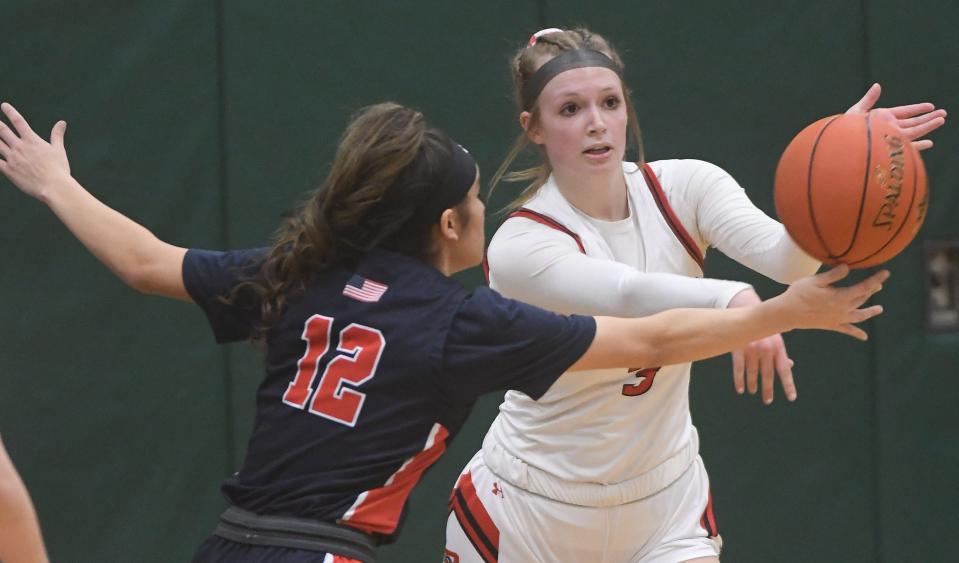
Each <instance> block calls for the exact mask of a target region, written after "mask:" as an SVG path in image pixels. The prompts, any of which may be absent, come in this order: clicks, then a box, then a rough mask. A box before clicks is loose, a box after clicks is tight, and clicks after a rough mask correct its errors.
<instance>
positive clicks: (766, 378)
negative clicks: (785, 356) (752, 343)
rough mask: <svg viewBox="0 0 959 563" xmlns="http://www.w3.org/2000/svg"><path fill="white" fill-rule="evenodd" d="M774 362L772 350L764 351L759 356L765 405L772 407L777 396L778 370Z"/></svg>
mask: <svg viewBox="0 0 959 563" xmlns="http://www.w3.org/2000/svg"><path fill="white" fill-rule="evenodd" d="M775 367H776V366H775V364H774V362H773V353H772V350H770V349H768V348H767V349H763V350H762V353H761V354H760V356H759V369H760V371H761V372H762V377H763V403H765V404H767V405H770V404H772V402H773V398H774V396H775V390H776V387H775V383H776V369H775Z"/></svg>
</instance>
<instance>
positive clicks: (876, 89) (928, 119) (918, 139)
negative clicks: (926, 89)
mask: <svg viewBox="0 0 959 563" xmlns="http://www.w3.org/2000/svg"><path fill="white" fill-rule="evenodd" d="M881 93H882V88H881V87H880V86H879V84H873V85H872V86H870V87H869V89H868V90H866V93H865V94H864V95H863V97H862V98H861V99H860V100H859V101H858V102H856V103H855V104H853V105H852V107H850V108H849V109H848V110H846V113H847V114H866V113H869V112H870V111H871V112H872V113H873V116H874V118H875V119H880V120H882V121H886V122H888V123H891V124H892V125H894V126H896V127H897V128H898V129H899V130H900V131H902V134H903V135H904V136H905V137H906V138H907V139H909V140H910V141H912V146H914V147H915V148H916V150H920V151H921V150H926V149H928V148H932V141H931V140H930V139H923V137H925V136H926V135H928V134H929V133H932V132H933V131H935V130H936V129H938V128H940V127H942V126H943V125H945V124H946V110H944V109H936V106H935V105H933V104H931V103H929V102H923V103H919V104H908V105H904V106H895V107H891V108H875V109H873V106H875V105H876V102H878V101H879V94H881Z"/></svg>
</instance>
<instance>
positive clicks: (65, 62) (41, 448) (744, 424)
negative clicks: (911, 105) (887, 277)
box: [0, 0, 959, 563]
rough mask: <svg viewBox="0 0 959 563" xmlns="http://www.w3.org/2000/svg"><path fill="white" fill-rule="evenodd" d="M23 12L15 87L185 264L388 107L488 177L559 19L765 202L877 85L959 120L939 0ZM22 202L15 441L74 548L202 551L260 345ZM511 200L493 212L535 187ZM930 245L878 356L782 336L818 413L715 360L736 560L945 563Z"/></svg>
mask: <svg viewBox="0 0 959 563" xmlns="http://www.w3.org/2000/svg"><path fill="white" fill-rule="evenodd" d="M8 4H10V6H9V7H7V9H6V10H4V13H3V17H2V18H0V48H2V52H3V53H4V56H3V57H0V73H2V74H0V76H2V77H3V78H2V81H0V84H2V88H0V97H2V98H3V99H5V100H9V101H12V102H14V103H15V104H18V105H19V107H20V108H21V109H22V110H23V111H24V113H26V114H27V116H28V117H30V118H31V119H32V120H33V121H34V122H35V123H36V124H37V125H38V129H43V130H44V131H48V130H49V126H50V125H52V123H53V121H54V120H55V119H57V118H61V117H62V118H66V119H67V120H68V121H69V122H70V128H69V130H68V133H67V143H68V148H69V150H70V154H71V162H72V165H73V169H74V171H75V173H76V175H77V176H78V178H79V179H80V180H81V181H82V182H83V183H84V184H85V185H87V186H88V187H89V188H90V189H91V190H92V191H93V192H94V193H95V194H96V195H98V196H99V197H101V198H102V199H103V200H104V201H106V202H107V203H108V204H110V205H112V206H114V207H116V208H118V209H119V210H121V211H123V212H125V213H127V214H129V215H131V216H132V217H134V218H136V219H137V220H139V221H141V222H143V223H144V224H145V225H147V226H148V227H149V228H151V229H152V230H154V232H156V233H157V234H158V235H160V236H161V237H162V238H165V239H167V240H169V241H170V242H172V243H174V244H181V245H189V246H201V247H212V248H221V247H224V246H228V247H240V246H248V245H255V244H262V243H264V242H265V241H266V240H267V238H268V236H269V234H270V232H271V231H272V229H273V228H274V227H275V226H276V224H277V222H278V220H279V217H280V215H281V214H282V213H283V212H285V211H286V210H288V209H290V207H291V206H292V202H293V200H294V199H295V198H297V197H298V196H299V195H300V194H302V193H303V192H304V191H305V190H307V189H309V188H310V187H312V186H314V185H315V184H316V183H317V182H318V181H319V180H320V179H321V178H322V175H323V172H324V171H325V170H326V167H327V166H328V163H329V161H330V159H331V158H332V154H333V149H334V146H335V142H336V136H337V135H338V134H339V133H340V131H341V130H342V128H343V126H344V125H345V124H346V122H347V120H348V117H349V114H350V113H351V112H352V111H354V110H355V109H357V108H358V107H360V106H361V105H363V104H367V103H371V102H376V101H381V100H384V99H392V100H396V101H398V102H402V103H406V104H410V105H414V106H416V107H418V108H420V109H422V110H423V111H424V112H425V113H426V114H427V115H428V116H429V117H430V118H431V120H432V121H433V122H434V123H436V124H437V125H439V126H441V127H443V128H445V129H447V130H448V131H449V132H450V133H451V134H452V135H454V136H455V137H456V138H457V139H458V140H460V141H461V142H463V143H464V144H465V145H467V146H468V147H469V148H470V149H471V150H472V151H473V152H474V154H476V155H477V158H478V160H479V162H480V165H481V166H482V168H483V174H484V177H486V178H488V177H489V176H490V175H491V174H492V171H493V170H494V169H495V167H496V165H498V163H499V159H500V158H502V156H503V154H504V153H505V151H506V147H507V146H508V144H509V143H510V142H511V140H512V138H513V136H514V134H515V132H516V130H517V129H516V120H515V115H514V110H513V107H512V102H511V100H510V95H509V76H508V72H507V69H506V61H507V58H508V57H509V55H510V54H511V52H512V50H513V48H514V47H516V46H517V45H518V44H520V43H522V41H523V39H524V38H525V37H527V36H528V34H529V33H530V32H531V31H534V30H536V29H539V28H541V27H546V26H554V25H556V26H570V25H575V24H584V25H587V26H589V27H591V28H593V29H594V30H596V31H598V32H601V33H603V34H605V35H606V36H608V37H609V38H611V39H612V40H613V42H614V44H615V45H616V46H617V47H618V48H619V49H620V51H621V53H622V55H623V57H624V59H625V61H626V64H627V79H628V82H629V85H630V86H631V87H632V89H633V90H634V93H635V98H634V99H635V101H636V102H637V105H638V109H639V112H640V118H641V122H642V125H643V129H644V133H645V137H646V145H647V152H648V157H649V158H650V159H658V158H674V157H686V158H702V159H705V160H709V161H711V162H714V163H716V164H719V165H721V166H723V167H724V168H726V169H727V170H729V171H730V172H731V173H732V174H733V175H734V176H735V177H736V178H738V179H739V180H740V181H741V183H742V184H743V185H744V186H745V187H746V189H747V190H748V192H749V194H750V196H751V197H752V198H753V200H754V201H755V202H756V203H757V204H758V205H759V206H760V207H762V208H763V209H764V210H766V211H767V212H768V213H770V214H774V211H773V208H772V198H771V183H772V175H773V171H774V169H775V164H776V159H777V158H778V155H779V153H780V152H781V151H782V149H783V147H785V145H786V143H788V141H789V139H790V138H791V136H792V135H793V134H794V133H795V132H796V131H798V130H799V129H801V128H802V126H804V125H805V124H806V123H809V122H811V121H813V120H814V119H816V118H818V117H821V116H823V115H827V114H830V113H837V112H839V111H842V110H843V109H845V107H847V106H848V105H849V104H851V103H852V102H853V101H855V100H856V99H858V97H859V96H860V95H861V94H862V92H863V91H864V90H865V88H866V86H867V85H868V84H869V83H871V82H872V81H881V82H882V83H883V85H884V87H885V93H884V96H883V101H884V102H886V103H889V104H895V103H904V102H908V101H916V100H920V99H932V100H934V101H936V102H938V103H939V104H940V105H944V106H946V107H950V108H951V107H952V106H955V107H956V108H959V104H957V103H956V102H957V101H959V95H957V94H959V82H957V79H956V77H955V74H954V73H955V68H954V66H955V63H954V61H955V60H957V58H959V48H957V44H956V41H955V39H954V32H953V31H952V30H951V29H950V27H949V22H951V21H955V20H956V17H957V16H959V10H957V8H956V7H955V6H954V5H953V4H950V3H946V2H944V1H940V2H936V3H926V5H925V10H926V12H925V13H928V14H930V17H929V18H928V19H925V20H918V19H916V16H915V15H914V14H912V13H910V12H909V10H911V9H912V8H910V7H906V6H902V5H898V4H895V3H892V2H889V1H888V0H863V1H861V2H859V1H857V2H851V1H844V2H823V1H819V2H799V1H793V2H779V3H775V5H772V4H768V5H766V4H759V3H755V2H742V1H738V2H724V3H706V2H688V1H684V2H672V3H665V2H641V3H627V4H624V3H622V2H590V3H582V2H578V3H577V2H568V1H558V0H539V1H526V2H512V3H508V2H505V1H494V2H485V3H475V4H466V3H441V2H432V1H429V2H417V3H412V2H409V3H389V4H387V3H376V4H374V3H364V2H344V1H329V2H323V3H315V2H302V1H300V2H287V3H284V4H283V6H282V7H278V6H277V7H273V8H267V7H265V6H264V4H263V3H262V2H260V3H254V2H249V1H243V0H237V1H231V2H224V1H221V2H184V1H182V0H181V1H177V2H173V3H164V4H163V5H162V6H161V5H158V4H154V3H146V2H134V3H130V2H126V3H121V2H116V1H109V2H97V3H93V2H81V3H66V2H57V3H43V4H42V5H41V4H39V3H29V2H8ZM912 37H915V38H916V39H910V38H912ZM934 138H935V139H936V142H937V145H938V146H937V148H936V149H934V150H933V151H932V152H929V153H927V154H926V164H927V167H928V169H929V177H930V179H931V182H932V208H931V212H930V216H929V218H928V220H927V224H926V226H925V227H924V229H923V232H922V233H921V235H920V238H922V239H932V238H947V237H959V231H957V228H956V226H955V223H954V222H953V221H952V220H951V214H952V212H953V211H954V210H955V209H956V208H957V204H959V201H957V199H959V195H957V189H959V186H956V182H955V177H956V176H957V172H959V171H957V170H956V168H957V166H959V164H957V163H956V160H955V158H952V157H953V155H954V153H955V150H954V147H955V146H957V141H959V133H957V130H956V129H955V127H954V125H953V124H950V125H949V126H947V130H945V131H942V132H939V133H937V134H936V135H935V136H934ZM950 149H953V150H950ZM0 184H4V185H3V186H2V187H3V188H6V189H0V209H2V210H3V211H2V213H3V217H4V224H5V225H7V228H5V229H4V230H3V231H4V232H3V235H2V237H3V241H4V242H5V243H6V244H5V248H7V249H8V250H7V251H8V252H9V253H10V254H9V255H8V264H9V265H8V266H7V267H6V268H4V269H3V271H4V272H5V275H4V276H3V278H2V282H0V287H2V288H3V289H4V290H5V295H6V297H7V299H6V300H5V302H6V303H7V304H6V305H5V306H4V308H3V309H2V311H3V312H2V313H0V314H2V315H3V318H4V319H6V320H7V321H8V322H6V323H3V325H2V328H0V331H2V332H0V342H2V343H3V344H2V345H0V373H3V376H2V377H0V432H2V433H3V436H4V441H5V442H6V443H7V446H8V448H9V449H10V451H11V453H12V455H13V457H14V459H15V461H16V462H17V463H18V465H19V467H20V468H21V470H22V472H23V474H24V478H25V479H26V481H27V484H28V485H29V486H30V488H31V491H32V492H33V495H34V498H35V500H36V502H37V505H38V510H39V512H40V517H41V521H42V524H43V526H44V532H45V535H46V538H47V541H48V544H49V546H50V550H51V555H52V556H53V559H54V560H55V561H60V560H63V561H178V560H185V559H187V558H188V557H189V554H190V553H191V552H192V550H193V549H194V547H195V546H196V544H197V543H198V542H199V541H200V539H201V538H202V537H204V536H205V535H206V534H207V533H208V532H209V530H210V529H211V527H212V525H213V523H214V522H215V518H216V514H217V513H218V511H219V510H220V508H221V507H222V501H221V500H220V497H219V493H218V491H217V487H218V483H219V480H220V479H221V478H222V477H223V476H224V475H226V474H228V473H229V472H230V471H232V470H234V469H235V468H236V466H237V464H238V463H239V460H240V459H242V454H243V449H244V446H245V440H246V436H247V433H248V431H249V428H250V426H251V423H252V407H253V392H254V389H255V387H256V385H257V383H258V379H259V368H260V360H259V356H258V354H257V352H256V350H255V349H252V348H251V347H249V346H246V345H234V346H229V347H226V348H218V347H216V346H214V345H213V344H212V338H211V337H210V336H209V334H208V330H207V329H206V326H205V323H204V321H203V319H202V315H200V314H199V313H198V312H197V311H195V310H193V308H192V307H190V306H187V305H181V304H176V303H171V302H165V301H162V300H160V299H157V298H146V297H141V296H139V295H136V294H135V293H134V292H132V291H131V290H129V289H126V288H124V287H123V286H122V284H121V283H120V282H118V281H115V280H114V278H113V277H112V275H111V274H110V273H109V272H108V271H107V270H106V269H105V268H103V267H102V266H100V265H99V264H98V263H96V261H95V260H94V259H93V258H91V257H89V256H88V255H87V254H86V253H85V252H84V251H83V249H82V247H81V246H80V245H79V244H77V243H76V242H74V241H73V239H72V238H71V237H70V235H69V234H68V233H67V232H66V230H65V229H64V228H63V227H61V226H60V225H59V223H58V222H57V221H56V219H54V218H53V217H52V216H51V215H50V214H49V213H48V212H47V211H46V210H45V209H44V208H43V207H42V206H41V205H40V204H37V203H35V202H31V201H27V200H26V199H24V198H23V197H22V196H20V195H19V194H15V193H12V191H11V189H10V188H9V186H7V185H5V184H6V182H0ZM500 189H501V190H502V191H501V192H500V193H499V194H498V196H497V197H496V198H494V205H493V207H494V208H495V207H497V206H498V205H501V204H502V203H503V202H505V200H506V196H507V195H508V192H509V190H510V189H512V188H511V187H510V186H508V185H507V186H505V189H504V187H501V188H500ZM497 222H498V221H497V219H495V218H492V217H491V218H490V219H489V220H488V230H491V229H492V228H494V227H495V224H496V223H497ZM920 245H921V241H920V242H917V243H916V244H914V245H913V246H912V247H911V248H910V249H909V250H907V251H906V252H905V253H904V254H903V255H902V256H901V257H899V258H897V259H896V260H895V261H893V262H892V263H891V265H890V266H891V268H892V269H893V272H894V278H893V279H892V280H891V281H890V282H889V283H888V284H887V289H886V292H885V295H884V297H883V300H882V301H883V303H884V304H885V305H886V307H887V314H886V315H885V316H884V317H882V318H881V319H880V320H879V321H877V322H874V323H872V327H871V328H872V335H873V337H874V338H873V340H872V342H871V343H869V344H861V343H857V342H855V341H853V340H851V339H848V338H845V337H840V336H838V335H824V334H805V333H798V334H790V335H788V336H787V343H788V345H789V348H790V351H791V353H792V355H793V357H794V358H795V359H796V362H797V366H796V372H797V376H798V377H799V393H800V399H799V401H798V402H797V403H795V404H791V405H787V404H785V402H784V401H782V399H781V397H780V398H779V399H778V400H777V403H776V404H775V405H773V406H772V407H763V406H761V405H760V404H759V401H758V400H756V399H755V398H744V397H738V396H736V395H735V393H734V392H733V390H732V382H731V377H730V369H729V360H728V358H727V357H723V358H718V359H715V360H712V361H708V362H703V363H701V364H699V365H698V366H697V367H696V368H694V374H695V375H694V382H693V385H692V398H691V400H692V403H693V414H694V421H695V422H696V424H697V426H698V428H699V430H700V434H701V436H702V441H703V447H702V453H703V457H704V459H705V460H706V464H707V467H708V468H709V471H710V476H711V480H712V490H713V494H714V498H715V503H716V510H717V517H718V519H719V526H720V529H721V531H722V533H723V535H724V537H725V540H726V550H725V552H724V560H726V561H797V562H799V561H885V562H897V561H907V560H922V561H944V560H948V558H949V554H948V552H947V551H946V549H947V547H946V542H945V541H942V538H945V537H948V535H947V534H948V531H947V528H946V526H947V524H946V523H947V522H950V521H951V519H950V518H949V515H950V514H951V511H950V510H949V508H950V507H951V505H953V504H954V503H955V501H956V500H959V499H957V497H959V495H957V494H956V488H955V487H954V486H951V483H950V481H951V478H952V477H953V475H955V474H956V466H957V456H959V447H957V444H956V440H955V439H954V438H953V437H952V436H951V433H952V432H951V430H952V429H954V428H955V427H956V426H957V423H959V417H957V415H956V412H955V409H954V408H953V409H950V408H949V407H951V406H952V405H954V404H956V402H957V399H959V397H957V396H956V395H957V392H956V390H955V389H956V388H955V386H953V385H951V377H950V376H953V377H954V376H955V374H956V371H957V364H959V336H957V335H955V334H952V335H935V336H927V335H926V334H925V333H924V332H923V328H922V318H921V309H922V306H923V301H922V293H921V288H922V275H921V269H920V267H921V266H920V259H921V252H920V250H921V248H920ZM707 264H708V273H709V275H712V276H716V277H734V278H739V279H745V280H747V281H750V282H752V283H754V284H755V285H756V286H757V288H758V289H759V291H760V293H761V294H763V295H771V294H773V293H774V292H777V291H778V290H779V287H778V286H777V285H776V284H774V283H771V282H768V281H767V280H764V279H762V278H760V277H759V276H757V275H756V274H754V273H753V272H751V271H749V270H746V269H745V268H743V267H741V266H739V265H738V264H735V263H733V262H731V261H730V260H728V259H725V258H724V257H723V256H722V255H720V254H719V253H718V252H712V253H710V256H709V260H708V262H707ZM463 279H464V281H465V282H466V283H468V284H476V283H478V282H479V276H478V275H477V274H476V273H475V272H473V273H469V274H467V275H465V276H464V278H463ZM41 296H42V297H41ZM51 344H52V345H53V346H51ZM497 403H498V400H497V398H495V397H490V398H487V399H486V400H484V401H481V402H480V404H479V406H478V408H477V411H476V412H475V413H474V415H473V417H472V418H471V420H470V422H469V423H468V425H467V427H465V428H464V430H463V432H462V433H461V435H460V437H459V438H458V439H457V440H456V441H455V442H454V443H453V445H452V447H451V448H450V449H449V451H448V453H447V455H446V456H445V457H444V459H442V460H441V461H440V462H439V463H438V464H437V466H436V467H435V469H434V470H433V471H431V472H430V473H429V474H428V475H427V476H426V477H425V479H424V481H423V483H422V484H421V486H420V487H419V488H418V489H417V490H416V491H415V492H414V493H413V496H412V500H411V505H412V508H413V516H412V517H411V518H409V519H408V521H407V522H406V525H405V530H404V536H403V538H402V539H401V540H400V541H399V542H398V543H397V544H396V545H393V546H389V547H387V548H384V550H383V552H382V560H383V561H386V562H388V563H389V562H408V561H409V562H414V561H435V560H438V559H439V557H440V553H441V550H442V543H443V526H444V523H445V516H446V515H445V504H446V499H447V496H448V493H449V487H450V486H451V484H452V482H453V480H454V479H455V476H456V474H457V473H458V472H459V470H460V469H461V467H462V466H463V464H464V463H465V462H466V461H467V460H468V459H469V457H470V456H471V455H472V453H473V452H474V451H475V450H476V448H477V447H478V446H479V443H480V441H481V439H482V436H483V433H484V431H485V428H486V426H487V425H488V423H489V421H490V420H491V418H492V416H494V415H495V412H496V405H497ZM936 540H939V541H936Z"/></svg>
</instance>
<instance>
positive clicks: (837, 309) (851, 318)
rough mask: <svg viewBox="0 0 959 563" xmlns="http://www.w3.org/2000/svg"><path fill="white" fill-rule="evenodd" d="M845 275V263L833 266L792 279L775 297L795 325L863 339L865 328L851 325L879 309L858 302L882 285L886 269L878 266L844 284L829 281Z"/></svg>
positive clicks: (847, 273)
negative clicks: (858, 280) (855, 280)
mask: <svg viewBox="0 0 959 563" xmlns="http://www.w3.org/2000/svg"><path fill="white" fill-rule="evenodd" d="M847 275H849V267H848V266H846V265H844V264H843V265H840V266H836V267H835V268H833V269H831V270H827V271H825V272H823V273H821V274H817V275H815V276H809V277H805V278H802V279H800V280H798V281H796V282H794V283H793V284H792V285H790V286H789V289H787V290H786V292H785V293H783V294H782V295H780V296H779V297H776V298H775V299H781V300H782V303H781V304H782V305H783V306H785V308H786V310H787V312H786V314H787V315H788V318H789V319H790V320H792V321H793V323H794V326H795V327H796V328H818V329H823V330H831V331H835V332H841V333H843V334H848V335H849V336H852V337H853V338H857V339H859V340H866V339H867V336H866V332H865V331H863V330H862V329H861V328H859V327H857V326H855V325H856V323H860V322H862V321H865V320H867V319H871V318H872V317H875V316H876V315H878V314H880V313H882V306H881V305H873V306H871V307H862V304H863V303H865V302H866V301H867V300H868V299H869V298H870V297H872V295H873V294H874V293H876V292H877V291H879V290H881V289H882V284H883V282H884V281H886V280H887V279H888V278H889V271H888V270H880V271H879V272H876V273H874V274H873V275H871V276H869V277H868V278H866V279H864V280H862V281H861V282H859V283H857V284H853V285H850V286H847V287H838V286H834V285H833V284H835V283H836V282H839V281H841V280H842V279H844V278H845V277H846V276H847Z"/></svg>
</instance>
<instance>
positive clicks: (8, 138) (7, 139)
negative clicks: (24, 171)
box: [0, 121, 20, 146]
mask: <svg viewBox="0 0 959 563" xmlns="http://www.w3.org/2000/svg"><path fill="white" fill-rule="evenodd" d="M0 140H2V141H3V142H4V143H6V144H7V146H10V145H12V144H14V143H16V142H17V141H19V140H20V137H17V134H16V133H14V132H13V130H11V129H10V128H9V127H7V124H6V123H4V122H2V121H0Z"/></svg>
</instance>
